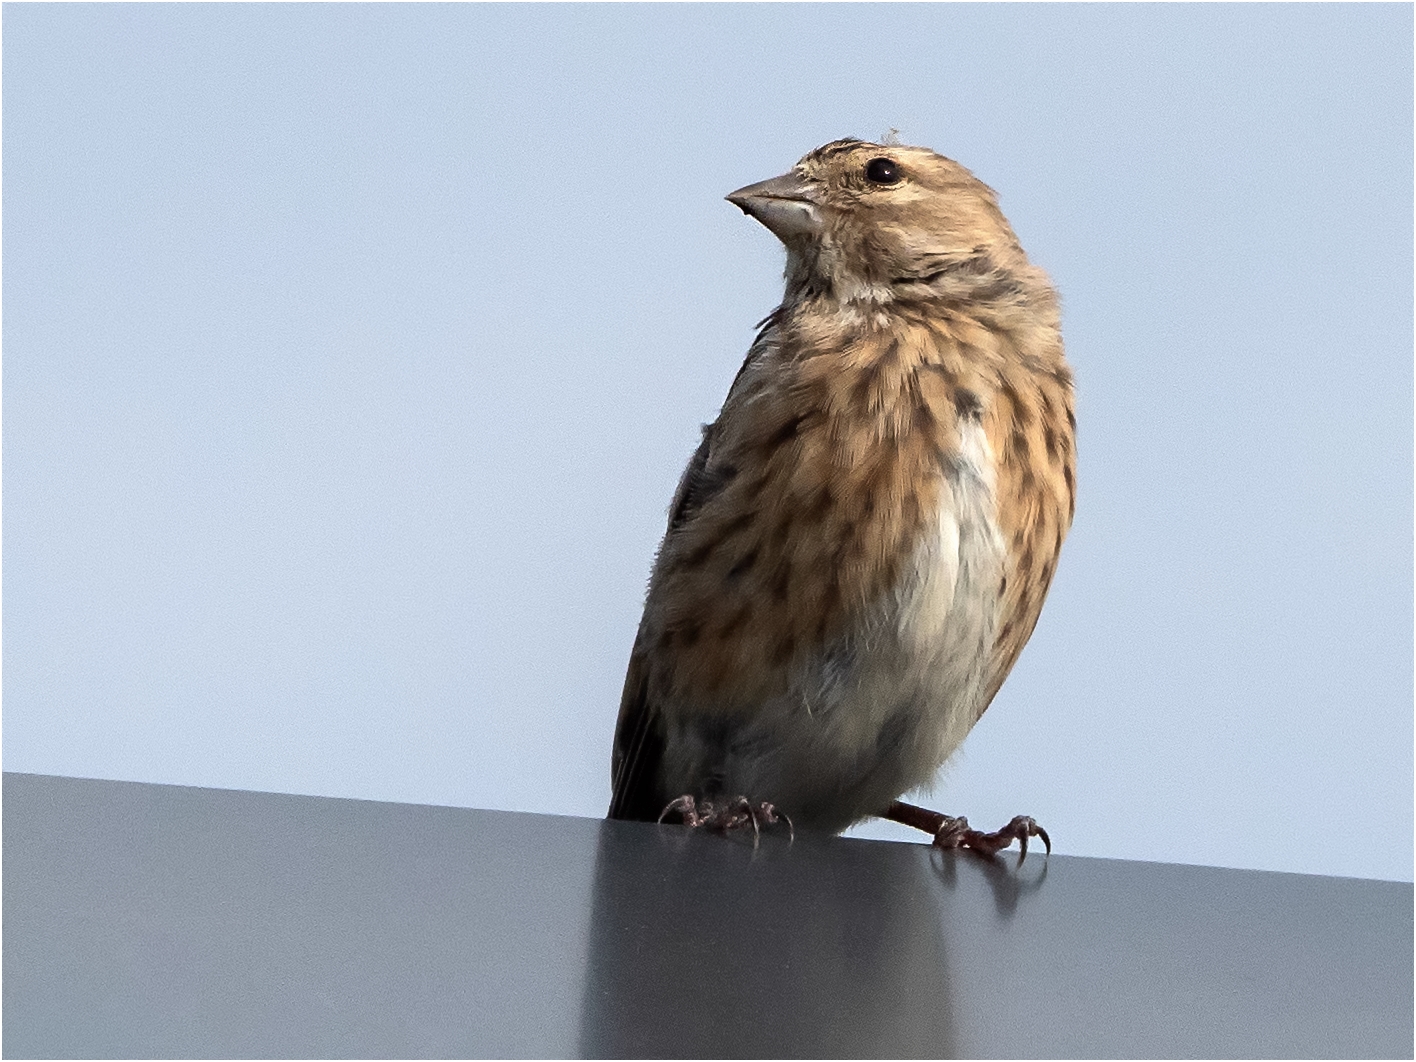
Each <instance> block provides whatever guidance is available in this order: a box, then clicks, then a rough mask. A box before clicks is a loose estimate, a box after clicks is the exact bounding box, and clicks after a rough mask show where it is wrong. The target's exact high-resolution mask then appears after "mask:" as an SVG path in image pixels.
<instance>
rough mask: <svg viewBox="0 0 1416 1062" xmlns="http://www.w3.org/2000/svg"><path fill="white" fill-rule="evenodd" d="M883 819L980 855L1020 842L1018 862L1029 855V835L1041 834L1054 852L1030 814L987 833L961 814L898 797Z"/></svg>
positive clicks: (939, 844)
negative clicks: (944, 813) (975, 827)
mask: <svg viewBox="0 0 1416 1062" xmlns="http://www.w3.org/2000/svg"><path fill="white" fill-rule="evenodd" d="M883 818H887V819H890V820H892V821H894V822H900V823H904V825H906V826H913V827H914V828H915V829H917V830H923V831H924V832H925V833H931V834H933V835H934V844H935V845H936V847H939V848H967V849H968V850H969V851H971V852H977V853H979V854H980V855H985V856H992V855H994V854H995V853H997V852H1000V851H1002V850H1003V849H1004V848H1007V847H1008V846H1009V845H1010V844H1012V843H1013V842H1014V841H1017V842H1018V848H1019V850H1020V851H1019V855H1018V862H1019V863H1022V861H1023V860H1024V859H1026V858H1027V857H1028V838H1029V837H1041V838H1042V843H1043V846H1044V847H1045V848H1046V849H1047V854H1048V855H1051V854H1052V839H1051V838H1050V837H1048V836H1047V831H1046V830H1044V829H1043V828H1042V827H1041V826H1039V825H1038V824H1037V822H1036V820H1034V819H1033V818H1031V817H1030V816H1028V815H1017V816H1014V818H1013V821H1011V822H1010V823H1008V825H1006V826H1004V827H1003V828H1002V829H1001V830H995V831H994V832H992V833H984V832H983V831H981V830H975V829H973V828H972V827H970V826H969V820H968V819H966V818H963V817H962V816H960V817H959V818H955V817H954V816H952V815H943V814H940V813H939V812H937V811H930V810H929V809H928V808H920V807H916V806H915V805H913V804H906V803H904V802H903V801H900V800H896V801H894V802H893V803H891V805H890V806H889V807H888V808H886V809H885V814H884V816H883Z"/></svg>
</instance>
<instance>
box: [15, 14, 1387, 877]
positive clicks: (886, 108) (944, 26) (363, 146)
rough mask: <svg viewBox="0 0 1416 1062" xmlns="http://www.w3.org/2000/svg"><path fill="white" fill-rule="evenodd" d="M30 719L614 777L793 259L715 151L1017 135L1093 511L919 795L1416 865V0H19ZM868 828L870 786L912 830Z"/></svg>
mask: <svg viewBox="0 0 1416 1062" xmlns="http://www.w3.org/2000/svg"><path fill="white" fill-rule="evenodd" d="M3 19H4V22H3V31H4V56H3V60H4V65H3V76H4V86H3V88H4V125H3V130H4V143H3V150H4V155H3V159H4V172H3V179H4V188H3V191H4V217H3V223H4V305H3V311H4V317H3V342H4V410H3V413H4V438H3V444H4V498H3V500H4V520H5V522H4V563H5V567H4V661H3V663H4V766H5V768H6V769H7V770H20V771H39V772H50V773H56V774H72V775H89V776H96V777H103V778H117V779H135V780H143V781H157V782H180V783H188V784H198V785H212V786H226V787H238V788H250V789H270V790H281V791H287V792H299V793H319V794H329V795H336V796H356V797H370V798H376V799H384V800H406V801H417V802H435V803H448V804H458V805H469V806H476V807H490V808H511V809H521V810H533V811H547V812H557V813H567V814H575V815H599V814H602V813H603V811H604V807H605V804H606V802H607V800H608V797H609V778H608V766H609V750H610V738H611V734H612V731H613V727H614V718H615V711H616V708H617V705H618V699H619V690H620V683H621V681H622V677H623V672H624V666H625V662H626V659H627V657H628V653H629V647H630V642H631V640H632V638H633V634H634V628H635V625H636V623H637V621H638V615H639V609H640V605H641V603H642V598H643V592H644V584H645V579H646V578H647V575H648V571H649V565H650V561H651V558H652V555H653V551H654V548H655V546H656V545H657V542H658V539H659V536H660V535H661V534H662V532H663V525H664V515H665V509H666V506H667V504H668V501H669V497H670V494H671V493H672V490H673V487H674V484H675V482H676V480H677V477H678V474H679V471H680V470H681V468H682V465H683V463H684V461H685V460H686V459H687V457H688V454H689V453H690V452H691V451H692V449H693V446H694V444H695V441H696V438H697V434H698V425H699V424H700V423H701V422H702V421H705V420H710V419H712V417H713V416H714V415H715V414H716V412H717V409H718V405H719V403H720V402H721V400H722V397H723V395H724V393H725V392H726V389H727V386H728V384H729V382H730V381H731V379H732V376H733V374H734V372H735V371H736V369H737V367H738V364H739V362H740V360H741V358H742V355H743V352H744V351H745V349H746V347H747V344H748V342H749V341H750V339H751V337H752V334H753V327H752V326H753V324H754V323H755V322H756V321H758V320H759V319H760V318H761V317H763V316H764V315H765V314H766V313H767V312H768V311H769V310H770V309H771V308H772V307H773V306H774V305H775V304H776V301H777V299H778V297H779V296H780V292H781V281H780V271H781V265H782V253H781V250H780V248H779V246H778V245H777V243H776V241H775V240H774V239H773V237H772V236H771V235H770V234H769V233H768V232H766V230H764V229H762V228H761V226H759V225H756V224H755V223H753V222H752V221H750V220H749V219H747V218H744V217H743V216H742V215H741V214H740V213H739V212H738V211H737V210H736V209H735V208H733V207H732V206H730V205H729V204H727V203H726V202H724V201H723V198H722V197H723V195H724V194H725V193H727V192H729V191H731V190H732V189H734V188H737V187H739V186H741V185H744V184H747V183H749V182H753V181H757V180H761V179H764V178H767V177H771V176H774V175H776V174H778V173H781V172H783V171H784V170H786V169H787V168H788V167H789V166H790V165H791V164H792V163H793V162H794V161H795V160H796V159H797V158H798V157H799V156H800V155H802V154H804V153H805V152H806V151H808V150H810V149H811V148H813V147H815V146H817V145H818V144H821V143H823V142H825V141H827V140H831V139H834V138H836V137H840V136H848V135H853V136H862V137H878V136H879V135H881V134H882V133H884V132H885V130H887V129H889V128H891V127H895V128H898V129H899V130H900V131H901V135H902V137H903V138H904V139H905V140H906V141H907V142H912V143H922V144H926V145H928V146H930V147H933V148H935V149H936V150H938V151H940V152H942V153H944V154H946V155H949V156H951V157H953V158H956V159H958V160H959V161H960V162H962V163H963V164H965V165H966V166H968V167H970V168H971V169H973V170H974V172H975V173H977V174H978V176H979V177H981V178H982V179H983V180H985V181H987V182H988V183H989V184H991V185H993V186H994V187H995V188H996V189H997V190H998V192H999V194H1000V196H1001V198H1002V204H1003V207H1004V210H1005V211H1006V212H1007V214H1008V216H1009V217H1010V218H1011V219H1012V221H1013V224H1014V227H1015V228H1016V230H1017V231H1018V233H1019V235H1020V237H1021V239H1022V241H1023V243H1024V245H1025V246H1026V247H1027V249H1028V250H1029V252H1030V254H1031V255H1032V257H1033V259H1034V261H1036V262H1038V263H1039V264H1041V265H1042V266H1043V267H1044V268H1046V269H1048V270H1049V271H1050V272H1051V274H1052V276H1053V278H1054V279H1055V281H1056V283H1057V285H1058V287H1059V288H1060V289H1061V292H1062V295H1063V300H1064V314H1065V317H1064V328H1065V334H1066V338H1067V344H1068V350H1069V354H1070V357H1071V359H1072V362H1073V365H1074V367H1075V369H1076V373H1077V379H1078V420H1079V432H1080V439H1079V444H1080V474H1079V498H1078V503H1077V519H1076V524H1075V526H1074V528H1073V532H1072V536H1071V537H1070V539H1069V540H1068V542H1067V546H1066V548H1065V550H1064V552H1063V557H1062V563H1061V568H1060V571H1059V575H1058V577H1057V581H1056V583H1055V585H1054V588H1053V592H1052V595H1051V598H1050V600H1049V602H1048V606H1047V608H1046V610H1045V611H1044V613H1043V618H1042V622H1041V624H1040V625H1039V627H1038V630H1037V633H1036V635H1035V636H1034V638H1033V640H1032V643H1031V645H1030V646H1029V648H1028V649H1027V651H1026V652H1025V653H1024V654H1023V657H1022V660H1021V662H1020V664H1019V665H1018V667H1017V669H1016V670H1015V671H1014V674H1013V676H1012V678H1011V679H1010V680H1009V682H1008V684H1007V685H1006V686H1005V687H1004V689H1003V692H1002V693H1001V694H1000V695H999V697H998V699H997V701H996V702H995V703H994V705H993V707H992V708H991V709H990V711H989V712H988V714H987V715H986V716H985V717H984V720H983V721H982V723H980V725H979V726H978V728H977V729H976V730H975V731H974V733H973V735H972V736H971V737H970V739H969V740H968V742H966V744H965V746H964V749H963V751H962V753H961V754H960V755H959V756H958V757H957V758H956V760H955V761H954V762H953V764H952V765H951V766H950V767H949V768H948V769H946V771H945V774H944V779H943V784H942V785H941V786H940V788H939V790H938V791H937V792H936V793H935V795H934V797H933V800H934V802H935V804H936V805H937V806H939V807H941V808H943V809H945V810H948V811H951V812H954V813H962V814H967V815H968V816H969V817H970V818H971V819H972V820H973V821H974V822H975V823H976V824H986V825H998V824H1001V823H1002V822H1004V821H1006V820H1007V819H1008V818H1009V817H1010V816H1012V815H1013V814H1015V813H1018V812H1028V813H1031V814H1033V815H1035V816H1037V817H1038V818H1039V819H1040V820H1041V821H1042V822H1044V823H1045V825H1046V826H1047V827H1048V829H1049V830H1050V831H1051V832H1052V835H1053V837H1054V838H1055V839H1056V842H1057V847H1058V849H1059V850H1060V851H1063V852H1068V853H1073V854H1081V855H1101V856H1115V857H1123V858H1136V859H1155V860H1171V861H1181V862H1199V863H1213V864H1221V865H1227V866H1240V867H1258V868H1268V869H1279V870H1299V871H1310V872H1319V873H1331V874H1349V875H1360V876H1373V877H1385V878H1403V879H1407V880H1409V879H1410V878H1411V869H1412V747H1413V744H1412V742H1413V734H1412V636H1413V631H1412V364H1413V360H1412V329H1413V322H1412V290H1413V278H1412V186H1413V173H1412V10H1411V8H1410V7H1409V6H1407V5H1389V6H1365V5H1357V6H1346V5H1342V6H1297V7H1283V6H1255V7H1240V8H1234V7H1223V6H1212V5H1196V6H1178V7H1177V6H1144V7H1124V6H1112V5H1102V6H1084V7H1072V6H1048V7H1028V6H1018V5H1005V6H1000V7H981V8H980V7H964V6H836V5H831V6H820V7H816V6H787V5H772V6H764V7H737V6H709V7H693V6H670V7H651V6H637V5H636V6H630V7H575V8H569V7H558V6H556V7H551V6H523V5H515V6H509V7H491V6H421V5H418V6H413V5H410V6H395V7H380V6H358V7H344V6H328V5H308V6H306V5H300V6H270V5H255V6H226V5H198V6H169V5H141V6H88V5H59V6H23V5H8V6H6V7H5V8H4V15H3ZM882 833H883V831H882Z"/></svg>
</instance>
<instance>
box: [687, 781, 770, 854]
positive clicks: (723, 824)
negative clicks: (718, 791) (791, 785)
mask: <svg viewBox="0 0 1416 1062" xmlns="http://www.w3.org/2000/svg"><path fill="white" fill-rule="evenodd" d="M674 813H677V814H678V816H679V818H680V819H681V820H682V822H683V824H684V825H685V826H688V827H690V828H692V829H697V828H698V827H700V826H706V827H708V828H709V829H711V830H717V831H718V832H719V833H727V832H728V831H729V830H735V829H738V828H739V827H742V826H748V825H750V826H751V827H752V846H753V847H754V848H756V847H757V843H758V841H759V839H760V838H761V836H762V826H763V825H767V826H775V825H776V824H777V823H779V822H785V823H786V824H787V836H788V839H789V840H796V828H795V827H794V826H793V825H792V820H791V819H790V818H789V817H788V816H787V815H786V813H785V812H781V811H778V810H777V808H776V807H774V806H773V805H772V804H770V803H768V802H767V801H765V800H762V801H759V802H758V803H756V804H754V803H753V802H752V801H750V800H748V799H747V797H745V796H740V797H736V798H734V799H732V800H729V801H727V802H726V803H722V804H715V803H714V802H713V801H711V800H705V801H703V802H702V803H699V802H698V801H697V800H695V799H694V798H693V797H692V796H691V795H690V794H688V793H685V794H684V795H683V796H681V797H677V798H675V799H674V800H671V801H669V802H668V803H667V804H666V805H664V810H663V811H661V812H659V821H660V822H663V821H664V819H666V818H667V817H668V816H669V815H671V814H674Z"/></svg>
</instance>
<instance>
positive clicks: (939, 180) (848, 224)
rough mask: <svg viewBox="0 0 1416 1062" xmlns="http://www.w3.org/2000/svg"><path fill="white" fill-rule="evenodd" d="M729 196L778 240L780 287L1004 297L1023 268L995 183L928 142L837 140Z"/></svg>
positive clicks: (850, 299) (796, 293) (896, 297)
mask: <svg viewBox="0 0 1416 1062" xmlns="http://www.w3.org/2000/svg"><path fill="white" fill-rule="evenodd" d="M727 198H728V201H729V202H730V203H733V204H734V205H736V206H738V207H740V208H741V209H742V211H743V212H744V213H745V214H750V215H751V216H752V217H754V218H756V219H757V220H758V221H760V222H762V224H763V225H765V226H767V228H769V229H771V230H772V232H773V233H775V234H776V236H777V237H778V238H779V239H780V240H781V241H782V243H783V244H785V245H786V248H787V298H788V300H789V301H790V300H792V299H794V298H803V297H812V296H815V297H825V298H831V299H835V300H837V301H838V302H840V303H842V304H871V303H873V304H876V305H884V304H888V303H891V302H897V301H908V302H914V301H920V300H927V299H968V300H971V301H978V300H980V299H983V300H1009V299H1012V298H1017V297H1019V296H1020V295H1021V293H1022V292H1021V285H1022V284H1023V283H1024V280H1025V274H1026V272H1027V271H1028V269H1029V267H1028V265H1027V259H1026V257H1025V256H1024V254H1023V252H1022V249H1021V248H1020V247H1019V245H1018V241H1017V238H1016V237H1015V236H1014V235H1013V230H1012V229H1011V228H1010V227H1009V225H1008V222H1007V220H1006V219H1005V218H1004V217H1003V214H1002V212H1001V211H1000V210H999V209H998V202H997V197H996V196H995V195H994V193H993V190H992V189H991V188H989V187H988V186H987V185H986V184H984V183H983V182H982V181H980V180H978V178H976V177H974V175H973V174H971V173H970V172H969V171H968V170H966V169H964V167H962V166H960V165H959V164H958V163H957V162H954V161H953V160H952V159H946V158H945V157H944V156H942V155H936V154H935V153H934V152H933V151H930V150H929V149H928V148H921V147H908V146H905V145H902V144H872V143H868V142H866V141H862V140H849V139H847V140H836V141H833V142H831V143H829V144H826V145H824V146H823V147H819V148H817V149H816V150H815V151H813V152H811V153H810V154H809V155H807V156H805V157H804V158H803V159H802V160H801V161H800V162H798V163H797V164H796V165H795V166H793V167H792V169H791V171H790V172H788V173H785V174H783V175H782V176H781V177H774V178H772V180H770V181H762V182H761V183H759V184H751V185H748V186H747V187H746V188H739V189H738V190H737V191H736V192H733V193H732V194H731V195H729V196H728V197H727Z"/></svg>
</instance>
